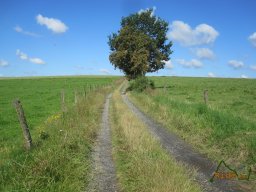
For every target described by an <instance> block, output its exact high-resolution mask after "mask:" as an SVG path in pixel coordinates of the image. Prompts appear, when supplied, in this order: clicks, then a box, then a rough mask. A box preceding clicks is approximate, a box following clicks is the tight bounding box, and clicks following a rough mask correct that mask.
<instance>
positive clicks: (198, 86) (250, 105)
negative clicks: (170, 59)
mask: <svg viewBox="0 0 256 192" xmlns="http://www.w3.org/2000/svg"><path fill="white" fill-rule="evenodd" d="M151 79H152V80H154V82H155V85H156V89H155V90H148V91H146V92H143V93H134V92H132V93H130V96H131V98H132V100H133V102H134V103H135V104H136V105H138V106H139V107H140V108H141V109H142V110H143V111H144V112H146V113H148V114H150V115H151V116H152V118H153V119H155V120H156V121H158V122H160V123H162V124H163V125H164V126H165V127H167V128H168V129H170V130H171V131H173V132H175V133H177V134H178V135H180V136H181V137H182V138H183V139H184V140H186V141H187V142H189V143H190V144H192V145H193V146H194V147H195V148H196V149H197V150H199V151H200V152H202V153H204V154H207V155H208V156H209V157H210V158H211V159H213V160H215V161H216V162H219V161H221V160H225V161H226V162H227V163H228V164H230V165H231V166H233V167H239V166H245V167H246V168H248V167H249V166H250V167H252V168H253V171H254V173H256V172H255V171H256V80H255V79H221V78H189V77H187V78H185V77H151ZM204 90H208V95H209V96H208V99H209V101H208V104H207V105H205V103H204V99H203V98H204V97H203V92H204ZM254 175H256V174H254Z"/></svg>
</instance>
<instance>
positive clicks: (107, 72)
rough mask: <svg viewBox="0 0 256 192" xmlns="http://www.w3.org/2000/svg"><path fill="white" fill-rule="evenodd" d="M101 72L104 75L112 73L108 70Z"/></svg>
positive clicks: (101, 70)
mask: <svg viewBox="0 0 256 192" xmlns="http://www.w3.org/2000/svg"><path fill="white" fill-rule="evenodd" d="M100 72H101V73H104V74H110V71H109V70H108V69H100Z"/></svg>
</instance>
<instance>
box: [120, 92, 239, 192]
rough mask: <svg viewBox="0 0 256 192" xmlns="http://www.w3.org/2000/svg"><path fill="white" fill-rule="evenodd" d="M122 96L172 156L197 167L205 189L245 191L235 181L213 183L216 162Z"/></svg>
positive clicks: (199, 178) (212, 191)
mask: <svg viewBox="0 0 256 192" xmlns="http://www.w3.org/2000/svg"><path fill="white" fill-rule="evenodd" d="M122 98H123V101H124V102H125V103H126V104H127V106H128V107H129V108H130V110H131V111H133V113H135V115H136V116H137V117H138V118H139V119H141V120H142V121H143V122H144V123H145V124H146V125H147V127H148V128H149V131H150V132H151V134H152V135H153V136H154V137H156V138H157V139H158V140H159V141H160V143H161V145H162V147H163V148H164V149H166V150H167V151H168V153H169V154H170V155H171V156H173V157H174V158H175V159H176V160H178V161H179V162H182V163H185V164H186V165H188V166H189V167H193V168H196V169H197V175H196V181H197V182H198V183H199V184H200V185H201V186H202V188H203V191H209V192H220V191H223V192H240V191H243V190H242V189H241V188H240V187H239V186H238V185H237V184H236V182H235V181H231V180H215V181H214V182H212V183H211V182H209V180H210V178H211V176H212V174H213V172H214V171H215V170H216V168H217V165H216V164H214V163H213V162H212V161H210V160H209V159H208V158H207V157H206V156H204V155H202V154H200V153H198V152H196V151H195V150H194V149H193V148H192V147H191V146H190V145H189V144H187V143H186V142H185V141H183V140H182V139H180V138H179V136H177V135H176V134H174V133H171V132H170V131H168V130H167V129H166V128H164V127H163V126H161V125H160V124H158V123H156V122H155V121H153V120H152V119H151V118H150V117H149V116H147V115H146V114H144V113H143V112H142V111H140V110H139V109H138V108H137V107H136V106H135V105H134V104H133V103H132V102H131V101H130V100H129V98H128V97H127V96H126V95H125V94H122Z"/></svg>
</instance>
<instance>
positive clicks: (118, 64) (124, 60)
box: [108, 9, 172, 79]
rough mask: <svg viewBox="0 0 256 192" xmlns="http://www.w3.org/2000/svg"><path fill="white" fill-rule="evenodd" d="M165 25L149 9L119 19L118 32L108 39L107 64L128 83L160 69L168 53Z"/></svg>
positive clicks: (169, 46)
mask: <svg viewBox="0 0 256 192" xmlns="http://www.w3.org/2000/svg"><path fill="white" fill-rule="evenodd" d="M167 31H168V23H167V22H166V21H164V20H162V19H161V18H159V17H156V16H154V15H153V9H148V10H146V11H143V12H141V13H135V14H132V15H130V16H128V17H123V18H122V21H121V29H120V30H119V31H118V33H113V34H112V35H110V36H109V42H108V44H109V46H110V50H111V53H110V56H109V60H110V62H111V63H112V64H113V65H114V67H115V68H119V69H120V70H122V71H123V72H124V74H125V75H126V76H127V77H128V79H135V78H137V77H140V76H145V74H146V73H147V72H155V71H158V70H159V69H163V68H164V65H165V61H168V60H169V59H170V58H169V55H170V54H171V53H172V51H171V46H172V42H171V41H170V42H167V40H168V39H167V37H166V33H167Z"/></svg>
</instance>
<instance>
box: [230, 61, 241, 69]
mask: <svg viewBox="0 0 256 192" xmlns="http://www.w3.org/2000/svg"><path fill="white" fill-rule="evenodd" d="M228 64H229V65H230V66H231V67H233V68H234V69H239V68H241V67H243V66H244V63H243V61H237V60H230V61H229V62H228Z"/></svg>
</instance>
